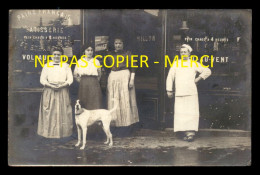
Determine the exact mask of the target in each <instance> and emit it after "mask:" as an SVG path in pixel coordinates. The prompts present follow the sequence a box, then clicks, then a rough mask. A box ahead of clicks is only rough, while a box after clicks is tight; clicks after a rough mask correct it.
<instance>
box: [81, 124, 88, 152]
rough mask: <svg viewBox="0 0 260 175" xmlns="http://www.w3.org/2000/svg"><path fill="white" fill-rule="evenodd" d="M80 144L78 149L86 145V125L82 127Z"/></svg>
mask: <svg viewBox="0 0 260 175" xmlns="http://www.w3.org/2000/svg"><path fill="white" fill-rule="evenodd" d="M82 137H83V138H82V140H83V141H82V142H83V144H82V146H81V147H80V149H84V148H85V145H86V139H87V127H82Z"/></svg>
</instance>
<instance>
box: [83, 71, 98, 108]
mask: <svg viewBox="0 0 260 175" xmlns="http://www.w3.org/2000/svg"><path fill="white" fill-rule="evenodd" d="M78 99H79V100H80V103H81V105H82V107H83V108H85V109H88V110H93V109H102V108H103V105H102V92H101V88H100V83H99V81H98V77H97V76H86V75H84V76H81V79H80V84H79V94H78Z"/></svg>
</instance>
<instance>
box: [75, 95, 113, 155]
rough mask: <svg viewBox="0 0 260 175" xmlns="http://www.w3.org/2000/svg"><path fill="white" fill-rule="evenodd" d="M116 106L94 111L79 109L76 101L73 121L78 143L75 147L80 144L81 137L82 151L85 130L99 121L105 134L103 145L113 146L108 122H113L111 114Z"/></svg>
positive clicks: (84, 142)
mask: <svg viewBox="0 0 260 175" xmlns="http://www.w3.org/2000/svg"><path fill="white" fill-rule="evenodd" d="M116 108H117V105H114V107H113V109H111V110H106V109H96V110H87V109H84V108H81V105H80V101H79V100H77V101H76V105H75V119H76V120H75V121H76V126H77V131H78V142H77V144H76V145H75V146H79V145H80V142H81V136H83V144H82V146H81V147H80V149H81V150H82V149H84V148H85V145H86V137H87V128H88V126H90V125H92V124H93V123H95V122H97V121H101V122H102V124H103V130H104V132H105V134H106V137H107V140H106V142H104V144H108V143H109V146H112V145H113V139H112V134H111V132H110V122H111V121H112V120H113V118H112V115H111V112H113V111H114V110H116Z"/></svg>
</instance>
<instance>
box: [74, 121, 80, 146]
mask: <svg viewBox="0 0 260 175" xmlns="http://www.w3.org/2000/svg"><path fill="white" fill-rule="evenodd" d="M76 126H77V131H78V142H77V144H76V145H75V146H79V145H80V141H81V129H80V126H79V125H76Z"/></svg>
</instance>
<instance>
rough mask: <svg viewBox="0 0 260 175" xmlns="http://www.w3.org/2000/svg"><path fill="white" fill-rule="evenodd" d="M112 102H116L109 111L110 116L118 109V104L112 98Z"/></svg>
mask: <svg viewBox="0 0 260 175" xmlns="http://www.w3.org/2000/svg"><path fill="white" fill-rule="evenodd" d="M112 101H114V102H116V103H114V107H113V108H112V109H110V110H109V113H110V114H111V113H112V112H113V111H115V110H116V108H117V107H118V102H117V100H116V99H115V98H112Z"/></svg>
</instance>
